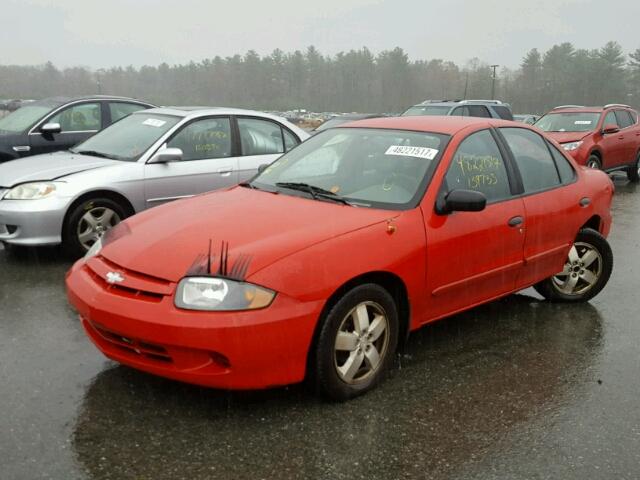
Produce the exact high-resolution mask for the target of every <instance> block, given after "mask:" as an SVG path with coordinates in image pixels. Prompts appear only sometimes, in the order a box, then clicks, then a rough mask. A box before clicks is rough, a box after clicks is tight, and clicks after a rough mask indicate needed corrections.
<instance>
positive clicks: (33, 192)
mask: <svg viewBox="0 0 640 480" xmlns="http://www.w3.org/2000/svg"><path fill="white" fill-rule="evenodd" d="M55 191H56V185H55V183H53V182H34V183H23V184H22V185H18V186H17V187H13V188H12V189H11V190H9V193H7V194H6V195H5V197H4V198H5V200H39V199H41V198H46V197H49V196H51V195H53V194H54V193H55Z"/></svg>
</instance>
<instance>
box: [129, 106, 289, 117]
mask: <svg viewBox="0 0 640 480" xmlns="http://www.w3.org/2000/svg"><path fill="white" fill-rule="evenodd" d="M150 113H154V114H157V115H172V116H174V117H203V116H207V115H247V116H256V117H265V118H271V119H274V120H283V118H282V117H278V116H277V115H272V114H270V113H265V112H258V111H256V110H245V109H243V108H228V107H157V108H151V109H149V110H143V111H140V112H135V113H134V114H133V115H144V114H147V115H148V114H150Z"/></svg>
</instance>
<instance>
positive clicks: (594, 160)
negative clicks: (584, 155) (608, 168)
mask: <svg viewBox="0 0 640 480" xmlns="http://www.w3.org/2000/svg"><path fill="white" fill-rule="evenodd" d="M587 167H589V168H595V169H596V170H602V161H601V160H600V159H599V158H598V156H597V155H589V158H588V159H587Z"/></svg>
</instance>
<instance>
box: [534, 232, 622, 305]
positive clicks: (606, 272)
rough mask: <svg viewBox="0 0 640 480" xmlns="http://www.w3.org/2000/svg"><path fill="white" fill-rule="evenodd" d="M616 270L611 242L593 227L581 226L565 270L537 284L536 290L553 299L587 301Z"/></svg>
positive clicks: (559, 300)
mask: <svg viewBox="0 0 640 480" xmlns="http://www.w3.org/2000/svg"><path fill="white" fill-rule="evenodd" d="M612 270H613V253H612V252H611V246H610V245H609V242H607V240H606V239H605V238H604V237H603V236H602V235H600V233H598V232H597V231H595V230H593V229H591V228H585V229H583V230H580V233H579V234H578V236H577V237H576V240H575V242H574V244H573V245H572V246H571V249H570V250H569V255H568V257H567V261H566V263H565V265H564V268H563V269H562V272H560V273H558V274H556V275H554V276H553V277H550V278H547V279H546V280H543V281H542V282H540V283H538V284H536V285H535V286H534V288H535V289H536V291H537V292H538V293H539V294H540V295H542V296H543V297H545V298H546V299H547V300H551V301H554V302H586V301H588V300H590V299H592V298H593V297H595V296H596V295H597V294H598V293H599V292H600V291H601V290H602V289H603V288H604V286H605V285H606V284H607V282H608V281H609V277H611V271H612Z"/></svg>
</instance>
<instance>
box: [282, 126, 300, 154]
mask: <svg viewBox="0 0 640 480" xmlns="http://www.w3.org/2000/svg"><path fill="white" fill-rule="evenodd" d="M282 133H283V135H284V151H285V152H288V151H289V150H291V149H292V148H293V147H295V146H296V145H298V144H299V143H300V140H299V139H298V137H296V136H295V135H294V134H293V133H291V132H290V131H289V130H285V129H284V128H283V129H282Z"/></svg>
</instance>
